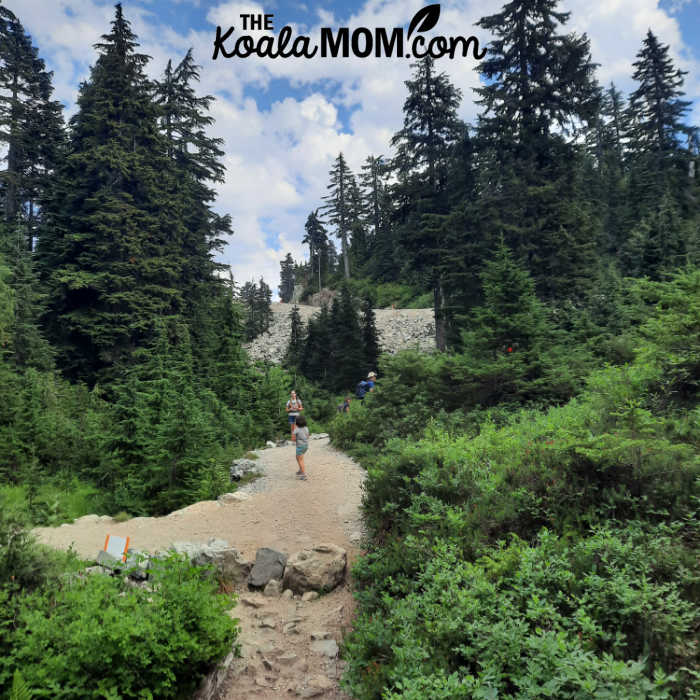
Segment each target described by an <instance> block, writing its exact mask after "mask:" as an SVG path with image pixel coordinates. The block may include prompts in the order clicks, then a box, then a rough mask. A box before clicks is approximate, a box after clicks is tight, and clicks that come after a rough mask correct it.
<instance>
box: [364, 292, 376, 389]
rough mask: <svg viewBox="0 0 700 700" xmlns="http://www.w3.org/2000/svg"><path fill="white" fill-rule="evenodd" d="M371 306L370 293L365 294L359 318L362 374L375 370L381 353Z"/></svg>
mask: <svg viewBox="0 0 700 700" xmlns="http://www.w3.org/2000/svg"><path fill="white" fill-rule="evenodd" d="M373 306H374V305H373V303H372V297H371V295H369V294H366V295H365V297H364V298H363V299H362V306H361V312H362V317H361V320H360V324H361V327H362V352H363V355H364V366H363V367H361V368H360V372H361V374H362V376H364V375H366V374H367V373H368V372H373V371H376V369H377V363H378V362H379V355H380V353H381V349H380V346H379V333H378V332H377V323H376V316H375V313H374V309H373V308H372V307H373Z"/></svg>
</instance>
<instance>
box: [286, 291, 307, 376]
mask: <svg viewBox="0 0 700 700" xmlns="http://www.w3.org/2000/svg"><path fill="white" fill-rule="evenodd" d="M289 324H290V330H289V344H288V345H287V350H286V353H285V357H284V363H285V365H286V366H287V367H289V368H290V369H292V368H293V369H297V368H298V367H299V366H300V364H301V359H302V355H303V352H304V341H305V336H304V323H303V321H302V320H301V316H300V314H299V307H298V306H297V305H296V304H294V306H293V307H292V310H291V311H290V312H289Z"/></svg>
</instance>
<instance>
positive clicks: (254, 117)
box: [0, 0, 700, 289]
mask: <svg viewBox="0 0 700 700" xmlns="http://www.w3.org/2000/svg"><path fill="white" fill-rule="evenodd" d="M2 1H3V0H0V2H2ZM503 2H504V0H450V1H449V2H443V3H441V15H440V22H439V23H438V25H437V28H436V32H437V33H439V34H442V35H445V36H456V35H463V36H469V35H471V34H476V35H477V36H478V38H479V40H480V41H481V43H482V44H484V43H486V42H487V41H488V36H486V35H485V34H484V33H483V31H482V30H480V29H478V28H475V27H474V26H473V23H474V22H475V21H476V20H478V19H479V17H482V16H484V15H487V14H492V13H495V12H497V11H498V10H499V9H500V7H501V6H502V4H503ZM4 3H5V5H6V6H7V7H9V8H10V9H11V10H12V11H13V12H14V13H15V14H16V15H17V16H18V17H19V18H20V20H21V21H22V23H23V25H24V26H25V28H26V30H27V31H28V32H29V33H30V34H31V35H32V37H33V40H34V44H35V45H36V46H37V47H38V48H39V52H40V55H41V57H42V58H43V59H44V60H45V61H46V62H47V64H48V66H49V68H50V69H52V70H53V71H54V85H55V88H56V96H57V97H58V99H60V100H61V101H62V102H63V103H64V104H65V105H66V108H67V114H71V113H72V112H73V110H74V108H75V97H76V94H77V90H78V85H79V83H80V81H81V80H84V79H85V78H87V76H88V75H89V68H90V65H91V64H92V63H93V62H94V60H95V52H94V49H93V48H92V45H93V44H94V43H95V42H97V41H98V40H99V37H100V35H101V34H103V33H105V32H107V31H108V29H109V22H110V20H111V19H112V17H113V13H114V3H113V2H105V1H103V0H4ZM122 4H123V8H124V13H125V16H126V17H127V19H129V20H130V21H131V23H132V28H133V29H134V31H135V32H136V34H137V35H138V36H139V40H140V42H141V50H142V51H143V52H144V53H147V54H149V55H151V56H152V57H153V61H152V62H151V64H150V67H149V71H150V72H151V74H152V75H153V76H154V77H156V76H158V75H160V73H161V72H162V70H163V68H164V67H165V64H166V63H167V60H168V59H169V58H172V59H173V60H174V61H177V60H179V59H180V58H181V57H182V56H183V55H184V53H185V52H186V51H187V49H188V48H189V47H193V50H194V56H195V59H196V60H197V62H198V63H199V64H200V65H201V67H202V68H201V90H202V92H203V93H209V94H213V95H215V96H216V97H217V101H216V103H215V105H214V108H213V116H214V117H215V118H216V124H215V125H214V126H213V128H212V133H213V134H214V135H217V136H221V137H223V138H224V140H225V151H226V156H225V163H226V166H227V176H226V182H225V183H224V184H222V185H221V186H220V187H219V188H218V193H219V197H218V201H217V205H216V206H217V208H218V209H219V210H221V211H222V212H228V213H230V214H231V215H232V216H233V220H234V229H235V234H234V236H233V237H232V238H231V240H230V242H229V244H228V245H227V247H226V250H225V251H224V253H223V256H222V259H223V260H224V262H227V263H229V264H231V266H232V269H233V271H234V276H235V277H236V279H237V280H238V281H240V282H245V281H247V280H250V279H252V278H258V277H260V276H261V275H262V276H264V278H265V279H266V281H267V282H268V283H269V284H270V285H271V286H272V287H273V288H274V289H276V287H277V285H278V283H279V261H280V260H281V259H282V258H283V257H284V256H285V255H286V253H287V252H291V253H292V255H293V256H294V257H295V259H297V260H300V259H302V258H304V257H305V256H306V255H307V253H306V250H305V249H304V248H303V247H302V245H301V239H302V237H303V225H304V221H305V220H306V217H307V215H308V213H309V212H310V211H311V210H313V209H315V208H317V207H318V206H319V205H320V204H321V197H322V196H323V195H324V194H325V192H326V184H327V175H328V170H329V169H330V166H331V163H332V161H333V159H334V158H335V157H336V156H337V154H338V152H339V151H341V150H342V151H343V152H344V153H345V155H346V156H347V158H348V160H349V163H350V165H351V167H352V168H353V169H355V170H359V168H360V166H361V164H362V162H363V161H364V159H365V158H366V157H367V156H368V155H369V154H374V155H377V154H385V155H388V154H390V147H389V141H390V139H391V135H392V134H393V133H394V132H395V131H397V130H398V129H399V128H400V127H401V121H402V113H401V107H402V104H403V100H404V97H405V87H404V84H403V81H404V80H406V79H407V78H408V77H409V63H410V61H406V59H399V58H395V59H386V58H382V59H375V58H369V59H357V58H349V59H341V58H335V59H333V58H326V59H321V58H315V59H313V60H305V59H279V58H278V59H276V60H270V59H259V58H248V59H228V60H224V59H219V60H217V61H212V60H211V55H212V49H213V41H214V33H215V27H216V25H217V24H219V25H221V26H222V27H228V26H230V25H233V26H235V27H236V30H237V31H236V35H237V34H238V33H239V32H240V29H242V28H241V27H240V14H241V13H265V14H273V15H274V20H273V21H274V27H275V31H278V30H279V28H281V27H282V26H283V25H285V24H289V25H292V26H293V27H294V29H295V30H296V31H297V32H298V33H304V34H308V35H310V36H312V37H318V36H319V32H320V27H322V26H331V27H337V26H349V27H350V28H351V29H353V28H356V27H360V26H365V27H369V28H374V27H386V28H388V29H390V28H393V27H396V26H402V25H407V24H408V22H409V21H410V19H411V18H412V17H413V15H414V14H415V13H416V12H417V11H418V10H419V9H420V8H421V7H423V6H424V5H426V4H429V3H428V2H421V1H420V0H362V1H360V0H355V1H354V2H338V1H337V0H336V1H334V2H325V3H323V4H319V3H316V2H313V1H311V0H290V1H282V0H255V1H254V2H247V1H245V0H123V1H122ZM561 7H562V9H565V10H569V11H571V19H570V21H569V24H568V25H567V26H568V28H569V29H570V30H573V31H576V32H579V33H581V32H584V31H585V32H586V33H587V34H588V36H589V37H590V39H591V48H592V54H593V59H594V61H596V62H597V63H599V64H601V65H600V67H599V69H598V78H599V80H600V81H601V82H602V83H604V84H605V83H609V82H610V81H611V80H613V81H614V82H615V83H616V85H617V86H618V88H620V89H622V90H623V92H625V93H628V92H629V91H630V90H632V89H634V83H633V81H632V80H631V73H632V62H633V61H634V60H635V54H636V53H637V51H638V50H639V48H640V46H641V41H642V39H643V37H644V35H645V34H646V31H647V29H648V28H651V29H652V30H653V31H654V33H655V34H657V36H659V38H660V39H661V41H662V42H663V43H665V44H669V45H670V47H671V55H672V57H673V59H674V61H675V64H676V65H677V66H678V67H681V68H683V69H684V70H687V71H689V74H688V75H687V76H686V83H685V90H686V96H687V99H690V100H691V101H692V102H693V112H692V115H691V116H690V117H689V121H690V122H692V123H694V124H696V125H697V124H700V0H562V3H561ZM258 35H260V33H258ZM234 36H235V35H234ZM438 65H439V66H440V68H441V70H444V71H446V72H447V73H448V74H449V75H450V77H451V79H452V81H453V83H454V84H455V85H457V86H458V87H460V88H461V89H462V92H463V94H464V100H463V104H462V107H461V110H460V111H461V116H462V117H463V118H464V119H466V120H467V121H473V120H474V118H475V116H476V111H477V110H476V106H475V105H474V103H473V100H472V88H474V87H475V86H477V84H478V77H477V74H476V72H475V71H474V67H475V66H476V62H475V61H474V60H473V59H470V58H468V59H456V60H449V59H442V60H441V61H440V62H439V63H438Z"/></svg>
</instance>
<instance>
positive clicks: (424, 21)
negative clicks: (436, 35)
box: [408, 5, 440, 39]
mask: <svg viewBox="0 0 700 700" xmlns="http://www.w3.org/2000/svg"><path fill="white" fill-rule="evenodd" d="M439 19H440V5H428V6H427V7H424V8H423V9H421V10H418V12H416V14H415V15H413V19H412V20H411V24H409V25H408V38H409V39H410V38H411V34H413V32H415V31H416V29H418V31H419V32H427V31H429V30H431V29H432V28H433V27H434V26H435V25H436V24H437V23H438V20H439ZM418 25H420V27H419V26H418Z"/></svg>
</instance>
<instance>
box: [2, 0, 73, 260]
mask: <svg viewBox="0 0 700 700" xmlns="http://www.w3.org/2000/svg"><path fill="white" fill-rule="evenodd" d="M51 75H52V74H51V73H50V72H48V71H47V70H46V68H45V65H44V61H43V60H42V59H40V58H39V56H38V52H37V49H36V48H35V47H34V46H32V43H31V39H30V37H29V36H28V35H27V34H26V32H25V31H24V28H23V27H22V25H21V23H20V22H19V20H18V19H17V17H16V16H15V15H14V14H13V13H12V12H11V11H10V10H8V9H7V8H6V7H2V6H0V145H2V146H5V148H6V155H4V158H3V159H4V161H5V162H6V164H7V167H6V168H5V170H3V171H2V172H0V205H1V206H2V211H3V213H4V216H5V219H6V220H7V221H8V222H12V223H14V222H15V221H16V217H17V215H18V213H20V212H21V214H22V216H23V218H25V219H26V220H27V236H28V239H27V241H26V245H27V247H28V248H29V249H30V250H31V248H32V241H33V237H34V235H35V234H36V218H37V215H38V213H39V211H40V209H39V207H38V206H37V205H38V204H39V203H40V201H41V200H42V199H43V196H44V192H45V189H46V187H47V184H48V180H49V178H50V176H51V174H52V171H53V169H54V168H55V166H56V163H57V161H58V158H59V156H60V154H61V150H62V145H63V119H62V116H61V105H60V103H59V102H58V101H56V100H52V99H51V93H52V92H53V87H52V85H51ZM0 150H3V151H4V150H5V149H4V148H3V149H0Z"/></svg>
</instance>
